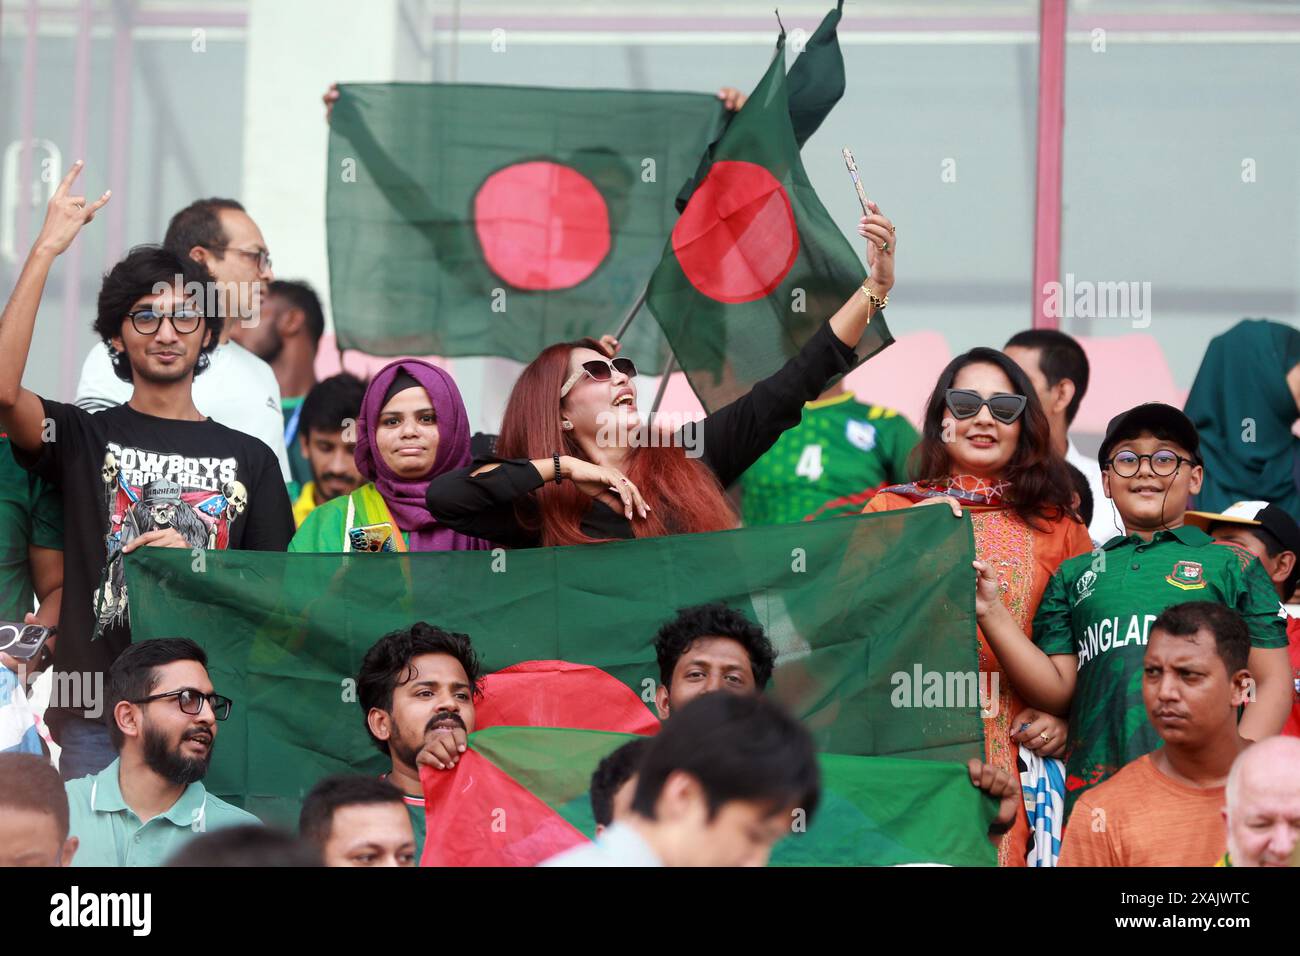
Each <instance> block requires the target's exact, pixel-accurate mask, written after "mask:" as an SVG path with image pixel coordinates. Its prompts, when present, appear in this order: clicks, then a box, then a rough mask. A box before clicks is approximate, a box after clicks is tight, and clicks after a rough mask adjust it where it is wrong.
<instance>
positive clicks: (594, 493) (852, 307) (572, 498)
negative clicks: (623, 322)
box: [428, 203, 894, 547]
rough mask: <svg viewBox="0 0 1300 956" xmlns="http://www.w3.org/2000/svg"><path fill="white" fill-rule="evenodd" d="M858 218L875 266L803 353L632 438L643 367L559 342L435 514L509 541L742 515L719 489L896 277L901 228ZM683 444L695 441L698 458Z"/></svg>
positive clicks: (583, 343)
mask: <svg viewBox="0 0 1300 956" xmlns="http://www.w3.org/2000/svg"><path fill="white" fill-rule="evenodd" d="M870 208H871V210H872V212H871V215H869V216H863V217H862V218H861V219H860V220H859V223H858V234H859V235H860V236H862V237H864V238H866V239H867V240H868V243H867V246H868V247H867V264H868V266H869V267H870V271H871V276H870V278H868V279H866V280H865V281H864V282H863V285H862V289H861V290H860V291H857V292H854V294H853V296H852V298H850V299H849V301H848V302H846V303H845V304H844V305H843V306H841V307H840V309H839V311H837V312H836V313H835V315H833V316H832V317H831V318H830V320H829V321H828V322H826V323H825V324H824V325H822V327H821V328H819V329H818V331H817V332H816V333H815V334H814V335H813V337H812V338H811V339H810V340H809V341H808V343H807V344H806V345H805V346H804V347H803V349H802V350H801V351H800V353H799V354H798V355H796V356H795V357H794V358H792V359H791V360H790V361H789V362H787V363H786V364H785V366H784V367H783V368H781V369H780V370H779V371H777V372H776V373H775V374H773V375H772V376H770V377H768V378H766V379H764V380H763V381H761V382H758V383H757V384H756V385H755V386H754V387H753V388H752V389H751V390H750V391H749V392H748V393H747V394H745V395H743V396H742V397H740V398H739V399H737V400H736V401H734V402H732V403H731V404H729V405H727V406H725V407H723V408H720V409H718V410H717V411H716V412H714V413H713V414H712V415H709V416H708V417H707V418H705V419H704V420H703V421H700V422H695V423H691V424H688V425H686V426H684V427H683V428H682V429H681V430H679V432H678V433H677V436H676V438H677V440H675V441H672V442H667V443H666V444H667V445H668V447H664V444H660V443H656V445H657V446H656V445H651V446H647V445H646V443H644V442H641V441H638V440H637V438H636V436H638V434H639V433H640V432H639V430H640V429H641V427H642V421H641V416H640V413H639V412H638V410H637V391H636V385H635V376H636V367H635V366H634V365H633V364H632V363H631V362H630V361H629V360H628V359H625V358H614V359H612V360H611V354H610V353H607V352H606V351H605V350H604V349H603V348H602V346H601V344H600V343H598V342H596V341H594V340H592V339H583V340H580V341H577V342H564V343H561V344H559V345H552V346H550V347H548V348H546V349H544V350H543V351H542V353H541V354H540V355H539V356H538V357H537V358H536V359H534V360H533V361H532V363H530V364H529V365H528V367H527V368H525V369H524V371H523V373H522V374H521V375H520V376H519V381H518V382H516V383H515V387H514V390H513V391H512V392H511V395H510V401H509V404H508V405H507V406H506V410H505V415H504V417H503V419H502V423H501V435H500V437H499V438H498V439H497V445H496V455H495V456H494V457H492V458H490V459H483V460H479V461H475V462H474V464H473V466H471V467H469V468H464V469H461V470H459V471H453V472H449V473H448V474H446V475H443V476H442V477H440V478H437V479H435V480H434V481H432V482H431V483H430V484H429V493H428V502H429V511H430V512H431V513H432V514H434V515H435V516H436V517H437V518H438V520H440V521H442V522H444V523H445V524H447V525H448V526H450V527H452V528H456V529H457V530H459V531H461V532H463V533H465V534H472V535H476V536H478V537H482V538H487V539H489V540H491V541H493V542H496V543H499V544H503V545H506V546H509V547H538V546H551V545H565V544H589V543H593V542H599V541H610V540H614V539H620V538H633V537H637V538H643V537H651V536H654V535H662V534H680V533H686V532H698V531H717V530H721V529H724V528H734V527H736V525H737V523H738V522H737V518H736V515H735V512H734V511H733V509H732V507H731V504H730V502H729V501H728V500H727V497H726V495H725V494H724V492H723V489H724V488H725V487H726V486H727V485H729V484H731V482H733V481H734V480H735V479H736V478H738V477H739V476H740V475H741V473H743V472H744V471H745V469H747V468H748V467H749V466H750V465H751V464H753V463H754V461H756V460H757V459H758V457H759V456H760V455H762V454H763V453H764V452H765V451H767V450H768V449H769V448H771V447H772V444H773V443H774V442H775V441H776V439H777V438H778V437H779V436H780V434H781V432H783V431H785V430H786V429H787V428H790V427H792V426H793V425H795V424H797V423H798V422H799V418H800V415H801V413H802V410H803V406H804V403H805V402H807V401H810V400H812V399H814V398H816V397H817V396H818V395H819V394H821V392H822V391H823V390H824V389H825V388H826V385H827V382H828V381H830V379H832V378H834V377H835V376H836V375H840V374H843V373H844V372H847V371H849V370H850V369H851V368H852V367H853V365H854V363H855V361H856V358H855V355H854V351H853V349H854V347H855V346H856V345H857V343H858V340H859V339H860V338H861V337H862V334H863V332H864V331H865V330H866V328H867V323H868V322H869V321H870V319H871V316H872V315H874V314H875V313H876V311H877V310H878V309H880V308H882V307H883V306H884V304H885V301H886V299H887V298H888V294H889V290H890V289H891V288H892V287H893V284H894V226H893V224H892V223H891V222H890V221H889V220H888V219H887V218H885V217H884V216H882V215H880V211H879V209H878V208H877V207H876V206H875V204H874V203H873V204H871V207H870ZM687 449H693V450H694V449H698V450H699V452H700V454H699V456H698V457H690V456H688V454H687Z"/></svg>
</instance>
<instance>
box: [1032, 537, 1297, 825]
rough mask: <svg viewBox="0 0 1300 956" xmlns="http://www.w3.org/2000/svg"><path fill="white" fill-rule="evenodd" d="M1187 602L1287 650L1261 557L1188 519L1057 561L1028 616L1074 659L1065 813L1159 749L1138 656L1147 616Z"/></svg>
mask: <svg viewBox="0 0 1300 956" xmlns="http://www.w3.org/2000/svg"><path fill="white" fill-rule="evenodd" d="M1103 559H1104V560H1103ZM1185 601H1214V602H1217V603H1219V604H1224V605H1227V606H1228V607H1230V608H1232V609H1233V610H1235V611H1237V612H1238V613H1239V614H1240V615H1241V616H1242V618H1243V619H1244V620H1245V622H1246V627H1247V629H1248V630H1249V632H1250V644H1251V647H1261V648H1273V647H1286V646H1287V639H1286V626H1285V618H1284V617H1282V616H1281V612H1282V606H1281V604H1280V603H1279V601H1278V599H1277V592H1276V591H1275V590H1274V589H1273V582H1272V581H1270V580H1269V577H1268V574H1267V573H1266V572H1265V571H1264V568H1263V567H1262V566H1261V565H1260V563H1259V561H1258V560H1257V559H1256V558H1255V556H1254V555H1252V554H1250V553H1249V552H1247V551H1245V550H1244V549H1242V548H1238V547H1236V546H1234V545H1231V544H1226V543H1218V542H1215V540H1214V539H1213V538H1211V537H1210V536H1209V535H1208V534H1206V533H1205V532H1204V531H1202V530H1201V529H1200V528H1195V527H1192V526H1191V525H1183V526H1182V527H1179V528H1174V529H1172V530H1169V531H1157V532H1156V533H1155V534H1154V535H1153V536H1152V538H1151V540H1150V541H1144V540H1142V538H1140V537H1139V536H1138V535H1136V534H1131V535H1128V536H1127V537H1123V536H1119V535H1116V536H1115V537H1113V538H1111V539H1110V540H1109V541H1107V542H1106V543H1105V544H1104V545H1102V548H1101V554H1096V553H1095V552H1094V553H1092V554H1083V555H1079V556H1078V557H1075V558H1070V559H1069V560H1068V561H1063V562H1062V563H1061V566H1060V567H1059V568H1058V569H1057V571H1056V573H1055V574H1054V575H1052V579H1051V581H1049V582H1048V584H1047V589H1046V590H1045V591H1044V592H1043V598H1042V600H1041V601H1040V602H1039V604H1038V613H1037V614H1036V615H1035V617H1034V628H1033V636H1034V643H1036V644H1037V645H1038V647H1039V648H1040V649H1041V650H1042V651H1043V652H1044V653H1045V654H1074V655H1075V656H1076V657H1077V658H1078V662H1079V663H1078V668H1079V671H1078V680H1077V682H1076V684H1075V689H1074V700H1073V701H1071V703H1070V753H1069V756H1068V757H1067V758H1066V762H1065V769H1066V781H1065V786H1066V808H1067V810H1068V809H1072V808H1073V806H1074V801H1075V800H1077V799H1078V798H1079V795H1080V794H1082V793H1083V792H1084V791H1085V790H1087V789H1088V788H1089V787H1094V786H1096V785H1097V784H1099V783H1101V782H1102V781H1103V780H1105V779H1107V778H1108V777H1110V776H1111V775H1112V774H1114V773H1115V772H1116V771H1117V770H1119V769H1120V768H1121V767H1123V766H1124V765H1125V764H1127V763H1131V762H1132V761H1134V760H1136V759H1137V758H1138V757H1140V756H1142V755H1143V754H1145V753H1149V752H1150V751H1152V750H1154V749H1156V748H1157V747H1159V746H1160V745H1161V743H1162V741H1161V740H1160V735H1159V734H1157V733H1156V729H1155V727H1154V726H1152V724H1151V721H1150V720H1148V719H1147V713H1146V706H1145V704H1144V703H1143V701H1142V661H1143V657H1144V656H1145V654H1146V644H1147V636H1148V632H1149V631H1150V628H1151V624H1152V622H1153V621H1155V619H1156V618H1157V617H1159V616H1160V613H1161V612H1162V611H1164V610H1165V608H1167V607H1170V606H1171V605H1174V604H1181V603H1183V602H1185Z"/></svg>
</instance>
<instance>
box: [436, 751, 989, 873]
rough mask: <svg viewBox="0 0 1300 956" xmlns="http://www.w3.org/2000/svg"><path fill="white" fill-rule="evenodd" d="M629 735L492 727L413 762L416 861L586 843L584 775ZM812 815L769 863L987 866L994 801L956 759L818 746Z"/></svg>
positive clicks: (533, 852)
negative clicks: (420, 792) (421, 800)
mask: <svg viewBox="0 0 1300 956" xmlns="http://www.w3.org/2000/svg"><path fill="white" fill-rule="evenodd" d="M633 739H635V738H634V737H633V736H632V735H629V734H612V733H602V732H599V731H590V730H571V729H555V728H547V727H492V728H489V729H487V730H481V731H478V732H477V733H474V734H471V735H470V738H469V750H468V751H467V752H466V753H465V756H464V757H463V758H462V759H461V761H460V763H459V764H457V765H456V768H455V769H454V770H452V771H450V772H442V771H437V770H433V769H432V768H425V769H424V770H423V777H422V779H423V782H424V785H425V807H426V813H427V825H426V831H427V832H428V833H430V834H433V833H437V834H441V835H442V836H441V837H440V838H439V839H437V840H433V839H430V840H428V841H427V842H426V843H425V850H424V857H423V859H422V860H421V865H422V866H535V865H536V864H538V863H541V862H542V861H544V860H548V859H550V858H551V857H553V856H555V855H556V854H558V853H563V852H564V851H565V850H568V849H572V848H573V847H575V846H579V845H581V844H583V843H586V842H588V841H589V840H591V839H594V837H595V833H596V821H595V818H594V817H593V816H592V813H591V797H590V793H589V790H590V781H591V775H592V772H593V771H594V770H595V769H596V765H597V764H598V763H600V761H601V760H602V759H603V758H604V757H605V756H607V755H608V754H610V753H612V752H613V751H614V750H616V749H618V748H619V747H621V746H622V745H623V744H624V743H626V742H627V741H629V740H633ZM819 760H820V763H821V771H822V798H821V805H820V806H819V807H818V808H817V812H816V814H814V816H813V819H812V822H811V823H808V822H807V821H799V820H794V819H792V820H791V835H790V836H787V837H786V838H785V839H784V840H782V841H781V842H780V843H778V844H777V845H776V848H775V851H774V852H773V854H772V863H773V864H774V865H778V866H782V865H784V866H803V865H812V866H894V865H898V864H905V863H946V864H949V865H952V866H995V865H997V851H996V850H995V849H994V847H993V845H992V844H991V843H989V841H988V839H987V837H986V836H985V833H986V832H987V831H988V826H989V824H990V823H991V822H992V821H993V817H994V816H995V815H996V814H997V804H996V803H995V802H994V801H993V800H991V799H989V798H986V797H984V796H982V795H981V794H980V793H979V792H978V791H977V790H975V788H974V787H972V786H971V782H970V777H969V775H968V774H967V771H966V768H965V767H963V766H961V765H959V764H951V763H941V762H935V761H929V760H899V759H895V758H890V757H854V756H841V755H836V754H822V755H821V756H820V758H819Z"/></svg>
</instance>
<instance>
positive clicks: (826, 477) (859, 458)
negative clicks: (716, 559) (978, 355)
mask: <svg viewBox="0 0 1300 956" xmlns="http://www.w3.org/2000/svg"><path fill="white" fill-rule="evenodd" d="M916 442H917V434H916V429H915V428H913V427H912V425H911V423H910V422H909V421H908V420H907V419H906V418H904V417H903V416H902V415H900V414H898V412H896V411H894V410H893V409H892V408H884V407H882V406H880V405H867V404H863V403H862V402H858V401H856V400H855V399H854V396H853V393H852V392H845V393H844V394H842V395H836V396H834V397H832V398H827V399H822V400H819V401H815V402H808V403H807V404H806V405H804V409H803V419H802V421H800V422H799V424H798V425H796V426H795V427H794V428H791V429H790V430H788V431H787V432H785V433H784V434H783V435H782V436H781V437H780V438H778V439H777V441H776V444H775V445H773V446H772V447H771V448H770V449H768V451H767V454H765V455H764V456H763V457H762V458H760V459H759V460H758V461H756V462H754V464H753V465H751V466H750V468H749V470H748V471H746V472H745V473H744V474H743V475H741V477H740V483H741V510H742V512H743V515H744V519H745V524H749V525H758V524H786V523H789V522H792V521H803V520H805V519H816V518H827V517H831V516H834V515H842V514H857V513H858V512H859V511H861V510H862V507H863V505H864V504H865V503H866V501H867V499H868V498H870V496H871V493H872V492H874V491H875V490H876V489H877V488H880V487H881V486H883V485H893V484H898V483H899V482H903V481H907V479H908V475H907V456H908V455H909V454H910V453H911V451H912V448H913V447H914V446H915V445H916Z"/></svg>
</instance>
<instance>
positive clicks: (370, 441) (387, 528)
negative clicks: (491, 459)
mask: <svg viewBox="0 0 1300 956" xmlns="http://www.w3.org/2000/svg"><path fill="white" fill-rule="evenodd" d="M469 438H470V432H469V416H468V415H467V414H466V413H465V403H464V402H463V401H462V400H461V397H460V390H459V389H457V388H456V382H455V380H454V379H452V377H451V376H450V375H448V374H447V373H446V372H445V371H443V370H442V369H440V368H438V367H437V366H434V365H430V364H429V363H428V362H422V361H420V360H419V359H398V360H397V361H395V362H390V363H389V364H388V365H385V366H384V367H383V368H382V369H380V371H379V372H378V373H377V374H376V375H375V377H374V378H373V379H371V381H370V384H369V385H368V386H367V387H366V395H365V398H364V399H363V400H362V402H361V416H360V418H358V419H357V424H356V439H357V445H356V453H355V455H356V462H357V470H358V471H360V472H361V475H362V477H363V478H365V479H367V484H365V485H362V486H361V487H360V488H358V489H357V490H356V491H354V492H352V494H350V495H341V496H340V497H338V498H335V499H334V500H332V501H327V502H326V503H325V504H323V505H321V506H320V507H319V508H316V509H314V510H313V511H312V512H311V514H309V515H308V516H307V520H305V521H304V522H303V523H302V527H300V528H299V529H298V533H297V534H296V535H294V538H293V541H291V542H290V544H289V550H290V551H307V552H322V551H324V552H330V551H481V550H487V549H488V548H490V547H491V545H489V544H488V543H487V542H486V541H483V540H481V539H479V538H472V537H469V536H468V535H463V534H461V533H459V532H457V531H453V530H451V529H450V528H448V527H446V526H445V525H442V524H439V523H438V521H437V520H436V519H435V518H434V517H433V516H432V515H430V514H429V511H428V508H427V507H426V505H425V489H426V488H427V487H428V485H429V481H430V480H431V479H433V478H434V477H435V476H437V475H441V474H443V473H444V472H447V471H453V470H455V469H457V468H464V467H465V466H466V465H468V464H469V463H470V452H469Z"/></svg>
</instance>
